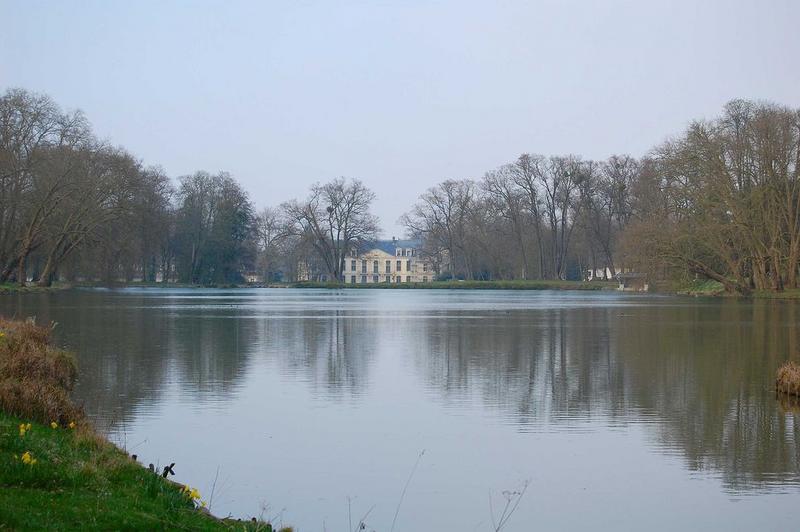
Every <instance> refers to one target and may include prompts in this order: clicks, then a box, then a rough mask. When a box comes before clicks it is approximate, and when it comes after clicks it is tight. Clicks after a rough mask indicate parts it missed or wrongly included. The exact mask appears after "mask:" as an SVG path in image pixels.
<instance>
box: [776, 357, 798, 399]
mask: <svg viewBox="0 0 800 532" xmlns="http://www.w3.org/2000/svg"><path fill="white" fill-rule="evenodd" d="M775 387H776V388H777V389H778V391H779V392H782V393H787V394H791V395H797V396H800V365H798V364H796V363H794V362H786V363H785V364H784V365H783V366H781V367H780V368H779V369H778V377H777V379H775Z"/></svg>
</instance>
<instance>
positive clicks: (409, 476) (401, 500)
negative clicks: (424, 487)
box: [390, 449, 425, 532]
mask: <svg viewBox="0 0 800 532" xmlns="http://www.w3.org/2000/svg"><path fill="white" fill-rule="evenodd" d="M424 454H425V449H422V451H420V453H419V456H417V461H416V462H414V467H412V468H411V473H410V474H409V475H408V479H407V480H406V485H405V486H403V492H402V493H401V494H400V500H399V501H398V502H397V508H396V509H395V511H394V519H392V528H391V529H390V532H394V525H395V523H396V522H397V516H398V514H399V513H400V505H401V504H403V498H404V497H405V496H406V490H407V489H408V485H409V484H411V479H412V478H413V477H414V473H415V472H416V471H417V466H418V465H419V461H420V460H422V456H423V455H424Z"/></svg>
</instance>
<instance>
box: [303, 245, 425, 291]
mask: <svg viewBox="0 0 800 532" xmlns="http://www.w3.org/2000/svg"><path fill="white" fill-rule="evenodd" d="M419 248H420V243H419V242H418V241H416V240H397V239H392V240H377V241H375V242H368V243H365V244H364V245H362V246H361V247H360V248H359V249H358V250H355V251H354V252H352V253H350V254H348V255H347V257H345V261H344V270H343V271H342V282H344V283H347V284H373V283H430V282H432V281H434V280H435V278H436V271H435V269H434V267H433V263H432V262H431V261H430V260H428V259H427V258H426V257H423V256H421V255H420V253H419ZM301 274H302V277H301V280H310V279H311V278H312V277H311V275H309V272H308V270H307V269H301ZM319 280H320V281H323V282H325V281H328V280H329V279H328V275H326V274H321V275H319Z"/></svg>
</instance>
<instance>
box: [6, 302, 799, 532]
mask: <svg viewBox="0 0 800 532" xmlns="http://www.w3.org/2000/svg"><path fill="white" fill-rule="evenodd" d="M0 312H2V313H4V314H6V315H16V316H29V315H35V316H37V319H38V320H39V322H42V323H43V322H48V321H51V320H52V321H55V322H57V323H58V325H57V328H56V331H57V334H56V341H57V343H59V344H60V345H62V346H65V347H68V348H70V349H73V350H75V351H76V352H77V354H78V361H79V365H80V380H79V383H78V386H77V389H76V392H75V395H76V397H77V400H78V401H79V402H81V403H83V404H84V405H85V408H86V410H87V412H88V413H89V414H90V416H91V418H92V419H93V421H94V422H95V424H96V426H97V427H98V428H99V429H101V430H103V431H106V432H107V434H108V435H109V436H110V438H111V439H112V440H113V441H115V442H117V443H119V444H120V445H122V446H125V447H126V448H127V449H128V450H129V451H130V452H132V453H136V454H138V456H139V459H140V461H142V462H143V463H145V464H147V463H150V462H152V463H156V464H165V463H169V462H176V466H175V471H176V473H177V477H174V478H175V479H176V480H178V481H180V482H184V483H188V484H191V485H192V486H196V487H198V488H199V489H200V491H201V493H202V494H203V496H204V497H205V498H206V499H210V498H211V493H212V487H213V499H212V500H211V501H210V503H211V507H212V511H213V512H214V513H215V514H218V515H227V514H229V513H230V514H233V515H235V516H241V517H249V516H252V515H255V516H262V517H264V518H270V519H273V520H274V521H276V522H281V521H282V522H283V523H285V524H292V525H294V526H295V527H296V530H300V531H302V532H306V531H317V530H328V531H341V530H348V528H349V527H350V525H349V523H350V522H351V521H352V525H353V527H355V526H356V523H357V521H358V520H359V518H361V517H362V516H364V515H365V514H367V517H366V519H365V522H366V524H367V528H366V529H367V530H373V529H374V530H377V531H389V530H390V529H391V526H392V521H393V519H394V516H395V513H396V512H397V519H396V523H395V528H394V530H398V531H400V530H415V531H444V530H454V531H473V530H477V531H487V530H493V529H494V527H493V526H492V512H494V514H495V519H497V518H498V517H499V514H500V513H501V512H502V508H503V506H504V505H505V499H504V495H503V492H504V491H515V490H517V491H518V490H520V489H521V488H522V487H523V486H524V484H525V482H528V483H529V484H528V488H527V492H526V493H525V494H524V497H523V498H522V499H521V501H520V503H519V506H518V508H517V510H516V513H514V515H513V516H512V517H511V519H510V520H509V521H508V524H507V525H506V527H505V528H504V529H503V530H505V531H528V530H534V529H536V530H555V529H558V530H586V529H590V530H600V529H614V530H643V529H646V530H673V529H693V530H695V529H702V530H725V531H730V530H791V529H797V526H798V524H797V523H798V521H797V511H798V508H800V414H798V412H800V410H798V408H797V407H796V406H793V405H787V404H786V403H785V402H784V403H781V402H780V401H778V400H777V399H776V397H775V393H774V391H773V378H774V374H775V371H776V369H777V367H778V366H779V365H780V364H781V363H782V362H783V361H784V360H786V359H787V358H791V359H794V360H798V359H800V326H798V319H800V304H798V303H796V302H790V301H772V302H767V301H761V300H756V301H751V302H747V301H734V300H722V299H717V300H703V299H690V298H669V297H659V296H652V295H639V294H633V295H623V294H618V293H610V292H604V293H580V292H533V291H467V290H465V291H445V290H441V291H439V290H344V291H335V290H290V289H253V290H245V289H239V290H199V289H185V290H182V289H175V290H168V289H125V290H73V291H65V292H56V293H50V294H24V295H8V296H3V297H0ZM423 451H424V453H423ZM420 456H421V457H420ZM415 464H416V467H415ZM409 478H410V481H408V479H409ZM215 479H216V482H215ZM406 482H408V487H407V490H406V492H405V496H404V498H403V500H402V504H401V505H400V507H399V511H398V503H399V501H400V500H401V494H402V492H403V488H404V486H405V485H406ZM490 501H491V506H490Z"/></svg>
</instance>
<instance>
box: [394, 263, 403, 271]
mask: <svg viewBox="0 0 800 532" xmlns="http://www.w3.org/2000/svg"><path fill="white" fill-rule="evenodd" d="M402 269H403V261H402V260H398V261H397V268H396V270H395V271H398V272H399V271H400V270H402Z"/></svg>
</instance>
